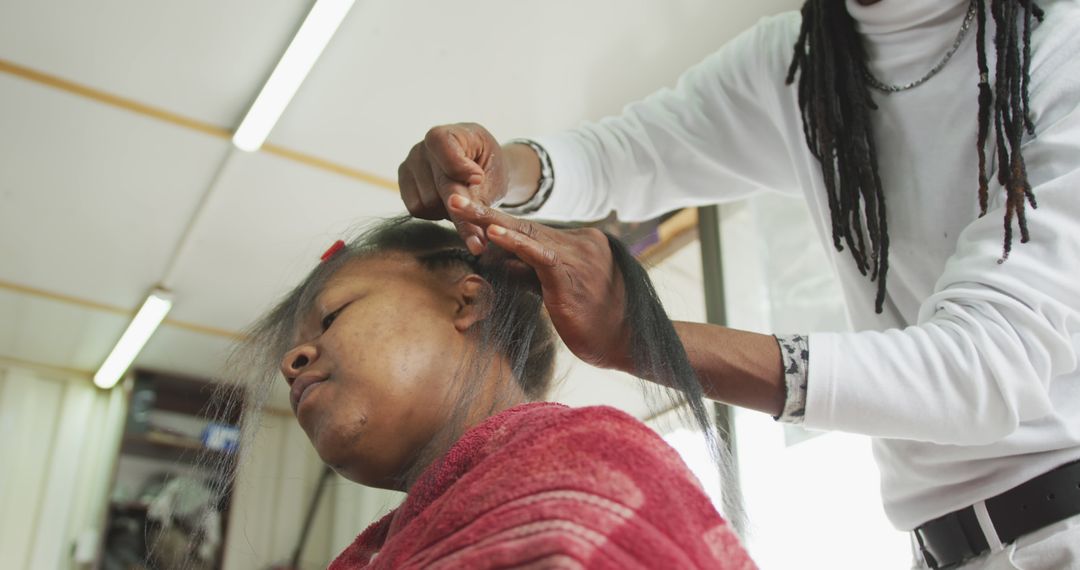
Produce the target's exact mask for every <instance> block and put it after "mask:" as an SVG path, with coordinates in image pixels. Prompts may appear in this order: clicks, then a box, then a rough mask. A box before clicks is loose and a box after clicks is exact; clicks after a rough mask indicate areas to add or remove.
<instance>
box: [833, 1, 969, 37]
mask: <svg viewBox="0 0 1080 570" xmlns="http://www.w3.org/2000/svg"><path fill="white" fill-rule="evenodd" d="M968 3H969V0H881V1H880V2H876V3H874V4H871V5H869V6H863V5H861V4H859V3H858V2H857V1H856V0H847V9H848V13H849V14H851V17H852V18H854V19H855V24H856V28H857V29H858V31H859V33H861V34H865V35H883V34H891V33H898V32H904V31H907V30H912V29H916V28H924V27H928V26H929V27H933V26H936V25H941V24H945V23H951V22H952V21H953V20H956V21H962V19H963V17H964V14H965V13H966V12H967V7H968Z"/></svg>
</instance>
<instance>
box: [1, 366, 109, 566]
mask: <svg viewBox="0 0 1080 570" xmlns="http://www.w3.org/2000/svg"><path fill="white" fill-rule="evenodd" d="M126 408H127V399H126V397H125V395H124V393H123V391H122V390H112V391H110V392H105V391H102V390H98V389H97V388H95V387H94V385H93V384H92V383H91V382H90V381H89V378H87V377H85V376H83V375H74V374H68V373H65V372H62V371H48V370H42V369H37V368H24V367H19V366H7V365H4V364H3V363H2V362H0V434H3V437H2V438H0V566H2V567H3V568H13V569H21V568H33V569H35V570H52V569H67V568H75V567H76V566H75V559H76V558H77V556H79V555H81V554H82V553H87V552H89V553H92V552H93V551H94V550H95V548H94V546H95V544H96V541H97V540H98V539H99V538H100V536H101V534H100V528H101V524H102V516H103V514H104V508H105V504H106V498H107V495H108V486H109V483H110V480H111V477H112V470H113V461H114V459H115V456H116V455H115V452H116V449H117V447H118V445H119V438H120V435H121V432H122V429H123V422H124V417H125V415H126ZM77 544H78V546H79V548H76V545H77Z"/></svg>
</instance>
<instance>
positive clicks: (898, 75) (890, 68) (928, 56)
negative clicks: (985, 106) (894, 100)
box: [846, 0, 975, 84]
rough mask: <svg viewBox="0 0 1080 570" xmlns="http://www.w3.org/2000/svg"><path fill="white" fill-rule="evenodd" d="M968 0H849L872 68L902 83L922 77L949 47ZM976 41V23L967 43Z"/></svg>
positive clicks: (887, 78) (849, 8)
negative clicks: (865, 2) (867, 0)
mask: <svg viewBox="0 0 1080 570" xmlns="http://www.w3.org/2000/svg"><path fill="white" fill-rule="evenodd" d="M969 1H970V0H881V1H880V2H877V3H875V4H871V5H869V6H862V5H860V4H859V3H858V2H857V1H856V0H846V2H847V9H848V12H849V13H850V14H851V16H852V18H854V20H855V26H856V29H857V30H858V32H859V33H860V34H861V35H862V37H863V39H864V45H865V47H866V52H867V59H868V62H867V64H868V67H869V68H870V70H871V71H872V72H873V73H874V75H876V76H877V77H878V79H881V80H882V81H885V82H886V83H900V84H902V83H906V82H908V81H914V80H916V79H919V78H920V77H922V76H923V75H924V74H926V73H927V72H928V71H929V70H930V69H931V68H932V67H933V66H934V65H936V64H937V63H938V62H939V61H940V60H941V58H942V57H943V56H944V55H945V53H946V52H948V50H949V49H950V48H951V47H952V45H953V42H954V41H956V36H957V34H958V33H959V32H960V26H961V24H962V23H963V21H964V16H965V15H966V14H967V10H968V6H969ZM974 41H975V26H974V25H972V26H971V29H970V30H969V31H968V35H967V37H966V38H965V39H964V43H965V44H968V45H973V42H974ZM950 65H956V63H954V62H950ZM961 65H963V64H961Z"/></svg>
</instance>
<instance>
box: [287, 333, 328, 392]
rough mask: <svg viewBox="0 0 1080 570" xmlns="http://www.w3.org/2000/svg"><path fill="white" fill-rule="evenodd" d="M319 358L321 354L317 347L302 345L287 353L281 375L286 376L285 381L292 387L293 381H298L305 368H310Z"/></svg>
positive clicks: (307, 344) (308, 344)
mask: <svg viewBox="0 0 1080 570" xmlns="http://www.w3.org/2000/svg"><path fill="white" fill-rule="evenodd" d="M317 358H319V352H318V350H317V349H316V348H315V345H313V344H310V343H305V344H301V345H300V346H297V347H296V348H293V349H292V350H290V351H289V352H286V353H285V357H284V358H282V359H281V374H282V375H283V376H285V381H286V382H288V383H289V385H290V386H291V385H292V383H293V380H296V377H297V376H299V375H300V373H301V372H303V371H304V368H307V367H308V366H310V365H311V364H312V363H313V362H315V360H316V359H317Z"/></svg>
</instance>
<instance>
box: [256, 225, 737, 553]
mask: <svg viewBox="0 0 1080 570" xmlns="http://www.w3.org/2000/svg"><path fill="white" fill-rule="evenodd" d="M338 245H339V248H337V249H336V250H335V249H333V248H332V250H331V251H330V252H328V256H326V257H325V258H324V261H323V263H321V264H320V265H319V266H318V267H317V268H315V270H314V271H313V272H312V273H311V274H310V275H309V276H308V277H307V278H306V279H305V280H304V281H303V283H301V284H300V285H299V286H297V287H296V289H294V290H293V291H292V292H291V293H290V294H289V295H288V296H287V297H286V298H285V299H284V300H283V301H282V302H281V303H280V304H279V305H278V306H277V307H276V308H275V309H274V310H272V311H271V312H270V313H269V314H268V315H266V316H265V317H264V318H263V319H262V320H261V321H260V322H259V323H258V324H257V325H256V326H255V327H254V329H253V331H252V334H251V336H250V337H249V338H250V341H249V344H248V346H249V347H258V349H259V350H260V352H261V353H262V354H263V356H265V358H266V359H267V360H273V361H276V362H280V371H281V373H282V374H283V375H284V377H285V381H286V382H288V384H289V386H290V391H291V392H290V395H291V402H292V407H293V410H294V412H295V414H296V418H297V421H298V422H299V424H300V426H301V427H302V428H303V429H304V432H305V433H306V434H307V436H308V438H309V439H310V440H311V442H312V445H314V447H315V449H316V450H317V452H318V454H319V456H320V457H321V458H322V459H323V460H324V461H325V462H326V463H327V464H329V465H331V466H333V468H334V469H335V470H336V471H337V472H338V473H340V474H341V475H342V476H344V477H346V478H348V479H350V480H352V481H355V482H357V483H360V484H362V485H368V486H372V487H379V488H386V489H397V490H402V491H405V492H407V494H408V495H407V498H406V499H405V501H404V503H403V504H402V505H401V506H399V507H398V508H397V509H395V510H394V511H392V512H391V513H390V514H388V515H387V516H386V517H385V518H383V519H382V520H380V521H378V522H376V523H374V524H373V525H372V526H371V527H369V528H368V529H367V530H365V531H364V532H363V533H361V534H360V536H359V537H357V538H356V540H355V541H354V542H353V543H352V544H351V545H350V546H349V547H348V548H346V549H345V551H344V552H342V553H341V554H340V555H339V556H338V558H337V559H336V560H335V561H334V562H333V563H332V564H331V566H330V567H331V568H332V569H341V568H395V569H396V568H507V567H514V568H619V569H625V568H751V567H753V563H752V562H751V561H750V559H749V558H748V557H747V555H746V553H745V551H744V550H743V549H742V547H741V546H740V544H739V542H738V539H737V538H736V537H735V535H734V534H733V533H732V532H731V531H730V529H729V527H728V525H727V524H726V523H725V521H724V520H723V519H722V518H721V517H720V515H719V514H718V513H717V512H716V510H715V509H714V508H713V507H712V505H711V504H710V502H709V499H708V498H707V497H706V495H705V493H704V492H703V491H702V489H701V488H700V484H699V483H698V481H697V480H696V479H695V477H694V476H693V475H692V474H691V473H690V471H689V470H688V469H687V468H686V466H685V465H684V464H683V463H682V461H681V460H680V459H679V457H678V455H677V454H676V453H675V451H674V450H672V449H671V448H670V447H668V446H667V445H666V444H665V443H664V441H663V440H662V439H660V438H659V437H658V436H657V435H656V434H655V433H653V432H652V431H651V430H650V429H649V428H647V427H645V426H644V425H642V424H641V423H640V422H638V421H637V420H635V419H633V418H632V417H630V416H628V415H626V414H624V413H622V412H619V411H617V410H615V409H613V408H608V407H590V408H579V409H572V408H568V407H566V406H562V405H559V404H553V403H542V402H540V401H539V400H541V399H542V398H543V397H544V395H545V393H546V392H547V391H548V388H549V385H550V383H551V379H552V374H553V368H554V356H555V340H556V337H555V335H554V333H553V331H552V328H551V325H550V323H549V322H548V320H547V318H546V316H545V315H544V313H543V312H542V304H541V302H540V299H539V297H538V296H537V294H536V293H535V292H534V291H535V288H534V287H533V286H532V284H530V283H529V282H528V281H527V280H525V279H521V278H520V277H519V276H518V274H517V273H515V271H514V269H515V262H514V261H513V260H511V259H509V258H506V257H503V258H492V259H487V258H485V259H484V260H481V259H477V258H476V257H473V256H472V255H470V254H469V253H468V251H467V250H466V249H465V246H464V244H463V243H462V242H461V240H460V238H459V237H458V235H457V233H456V232H454V231H452V230H450V229H448V228H444V227H442V226H439V225H436V224H433V223H430V222H423V221H416V220H404V219H398V220H390V221H387V222H384V223H382V224H380V225H378V226H376V227H375V228H373V229H371V230H369V231H368V232H366V233H365V234H363V235H361V236H360V237H359V238H357V239H355V240H353V241H351V242H350V243H349V244H347V245H345V244H340V242H339V244H338ZM612 247H613V254H615V255H616V258H617V259H619V260H621V261H620V263H619V265H620V267H623V268H624V269H623V273H624V274H625V273H626V271H627V269H625V268H627V267H629V268H630V269H629V270H630V271H640V266H638V265H637V264H636V263H635V262H633V260H632V258H630V256H629V255H628V254H626V252H625V250H624V249H621V246H618V245H617V243H615V242H613V243H612ZM614 278H618V279H622V277H621V275H617V276H614ZM634 280H635V281H636V279H634ZM625 281H627V282H629V281H631V279H630V278H629V275H628V278H627V279H626V280H625ZM645 287H646V290H644V291H642V290H635V289H634V288H633V287H631V288H630V289H629V290H628V291H627V295H628V301H627V303H628V307H629V306H630V305H631V304H634V305H635V307H636V309H637V311H636V312H632V313H631V317H630V318H636V319H639V320H643V321H645V322H643V323H639V324H641V325H642V326H641V327H639V329H640V330H644V331H647V332H646V335H648V334H654V333H655V331H657V330H659V331H661V333H663V332H664V330H666V329H664V326H665V323H667V321H666V317H664V315H663V312H662V309H660V308H659V304H658V302H657V301H656V300H655V294H654V293H653V292H652V289H651V286H649V285H648V284H647V282H646V284H645ZM642 304H644V305H646V306H652V307H654V310H652V312H651V313H650V312H649V310H643V309H641V305H642ZM635 315H636V316H635ZM643 315H644V316H643ZM650 315H651V316H650ZM650 319H652V321H650ZM666 326H667V327H668V328H670V323H667V324H666ZM635 334H637V333H635ZM671 334H672V335H674V332H673V331H671ZM638 336H641V338H637V339H634V340H636V341H638V342H637V346H638V347H640V348H641V350H640V351H639V352H640V354H635V356H634V359H635V360H637V361H640V363H641V365H642V366H643V367H651V368H652V369H655V368H657V367H659V368H661V369H662V370H661V371H660V372H661V374H660V377H661V378H665V377H666V378H668V380H669V382H668V383H669V384H670V385H673V386H679V387H684V388H686V387H687V386H689V387H690V390H689V391H688V392H689V393H688V396H693V395H694V394H693V392H694V387H697V384H696V381H695V380H693V379H692V376H691V377H690V379H689V380H688V379H687V377H686V376H685V375H683V372H685V370H686V369H684V368H681V366H682V364H681V363H685V360H686V357H685V353H683V352H682V349H681V346H678V347H677V350H674V351H672V347H671V346H670V345H669V344H665V343H664V342H659V343H658V344H650V339H649V338H647V336H642V335H640V334H639V335H638ZM660 336H661V337H664V335H663V334H660ZM665 338H666V339H667V340H670V338H671V337H664V338H661V339H660V341H664V339H665ZM653 340H655V339H653ZM672 354H674V357H672ZM672 359H673V360H674V361H675V363H674V364H672V363H671V362H668V360H672ZM654 372H655V371H654ZM654 377H655V374H654ZM697 389H698V390H699V389H700V388H699V387H697ZM698 394H700V392H698ZM689 400H691V401H694V399H693V398H689ZM698 405H699V404H698ZM698 411H699V412H700V411H702V410H700V409H699V410H698ZM696 415H697V414H696ZM702 417H703V416H701V415H698V419H701V418H702Z"/></svg>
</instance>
